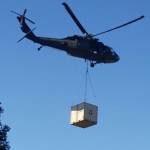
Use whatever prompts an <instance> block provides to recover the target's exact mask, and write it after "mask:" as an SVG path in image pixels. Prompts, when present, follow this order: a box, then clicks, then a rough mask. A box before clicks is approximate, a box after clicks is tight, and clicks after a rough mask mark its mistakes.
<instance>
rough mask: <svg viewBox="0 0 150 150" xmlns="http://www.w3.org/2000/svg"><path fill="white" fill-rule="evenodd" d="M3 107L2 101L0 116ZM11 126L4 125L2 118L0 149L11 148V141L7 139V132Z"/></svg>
mask: <svg viewBox="0 0 150 150" xmlns="http://www.w3.org/2000/svg"><path fill="white" fill-rule="evenodd" d="M3 111H4V110H3V108H2V106H1V102H0V117H1V115H2V113H3ZM9 130H10V127H9V126H7V125H3V124H2V122H1V120H0V150H9V149H10V146H9V142H8V141H7V132H9Z"/></svg>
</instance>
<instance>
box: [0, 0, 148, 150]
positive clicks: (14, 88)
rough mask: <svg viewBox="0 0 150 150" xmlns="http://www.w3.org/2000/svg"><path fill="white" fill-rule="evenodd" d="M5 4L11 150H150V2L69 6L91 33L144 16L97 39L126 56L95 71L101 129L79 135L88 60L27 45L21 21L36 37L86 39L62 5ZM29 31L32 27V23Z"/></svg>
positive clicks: (1, 70) (3, 72)
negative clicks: (73, 112) (78, 107)
mask: <svg viewBox="0 0 150 150" xmlns="http://www.w3.org/2000/svg"><path fill="white" fill-rule="evenodd" d="M62 2H64V1H62V0H55V1H52V0H50V1H48V0H42V1H38V2H37V1H35V0H32V1H31V0H24V1H22V0H13V1H8V0H5V1H4V0H2V1H1V5H0V12H1V13H0V18H1V28H0V33H1V49H0V101H1V102H2V105H3V108H4V109H5V112H4V114H3V117H2V121H3V122H4V123H6V124H8V125H9V126H10V127H11V131H10V132H9V135H8V140H9V141H10V146H11V150H20V149H21V150H27V149H28V150H33V149H36V150H41V149H54V150H59V149H63V150H68V149H72V150H76V149H79V150H80V149H86V150H91V149H103V150H110V149H111V150H120V149H121V150H127V149H128V150H141V149H145V150H146V149H150V141H149V139H150V109H149V108H150V69H149V68H150V67H149V66H150V46H149V39H150V9H149V7H150V2H149V0H137V1H131V0H126V1H125V0H113V1H111V0H101V1H99V0H94V2H93V1H91V0H80V1H79V0H76V1H73V0H66V1H65V2H67V3H68V4H69V6H70V7H71V9H72V10H73V12H74V13H75V14H76V16H77V17H78V19H79V20H80V22H81V23H82V24H83V26H84V27H85V29H86V30H87V31H88V32H89V33H93V34H95V33H98V32H101V31H105V30H107V29H110V28H112V27H115V26H117V25H120V24H122V23H126V22H128V21H130V20H132V19H134V18H137V17H139V16H141V15H145V18H144V19H143V20H141V21H139V22H136V23H134V24H132V25H130V26H127V27H124V28H122V29H119V30H116V31H113V32H110V33H107V34H104V35H101V36H98V38H99V39H100V40H101V41H102V42H104V43H105V44H107V45H109V46H111V47H113V49H114V50H115V51H116V52H117V53H118V55H119V56H120V61H119V62H117V63H115V64H99V65H97V66H96V67H95V68H93V69H91V68H90V69H89V72H90V77H91V80H92V83H93V87H94V90H95V94H96V99H95V98H94V96H93V93H92V90H91V88H90V86H88V92H87V102H89V103H92V104H96V105H98V106H99V116H98V124H97V125H96V126H93V127H90V128H87V129H81V128H77V127H74V126H71V125H70V124H69V121H70V108H71V106H72V105H74V104H78V103H80V102H83V100H84V80H85V79H84V75H85V68H86V64H85V62H84V60H82V59H78V58H74V57H70V56H67V55H66V53H63V52H61V51H59V50H55V49H52V48H43V49H42V50H41V51H40V52H38V51H37V48H38V47H39V45H38V44H34V43H32V42H31V41H29V40H27V39H24V40H23V41H22V42H21V43H19V44H17V41H18V40H19V39H20V38H21V37H22V36H23V35H24V34H23V33H22V32H21V30H20V28H19V23H18V22H17V19H16V16H15V15H14V14H11V13H10V11H11V10H14V11H16V12H18V13H22V12H23V10H24V9H25V8H27V10H28V11H27V14H26V15H27V17H28V18H30V19H31V20H33V21H34V22H35V23H36V27H37V29H36V30H35V31H34V33H35V34H36V35H38V36H47V37H56V38H63V37H66V36H68V35H74V34H79V35H82V33H81V32H80V30H79V29H78V28H77V26H76V25H75V23H74V22H73V21H72V20H71V18H70V16H69V15H68V14H67V12H66V10H65V9H64V7H63V6H62V5H61V3H62ZM29 26H30V27H31V28H34V27H35V26H33V25H32V24H30V23H29Z"/></svg>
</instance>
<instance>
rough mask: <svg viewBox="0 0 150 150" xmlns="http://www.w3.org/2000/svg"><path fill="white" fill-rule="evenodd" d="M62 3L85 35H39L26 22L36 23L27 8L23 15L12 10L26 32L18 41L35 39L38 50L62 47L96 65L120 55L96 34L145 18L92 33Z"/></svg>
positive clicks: (114, 60)
mask: <svg viewBox="0 0 150 150" xmlns="http://www.w3.org/2000/svg"><path fill="white" fill-rule="evenodd" d="M62 4H63V5H64V7H65V8H66V10H67V12H68V13H69V14H70V16H71V17H72V19H73V20H74V22H75V23H76V25H77V26H78V27H79V29H80V30H81V32H82V33H83V34H84V36H79V35H74V36H69V37H66V38H62V39H56V38H47V37H38V36H36V35H35V34H34V33H33V30H35V29H36V28H34V29H33V30H31V29H30V28H29V26H28V25H27V24H26V22H25V20H28V21H29V22H31V23H33V24H35V23H34V22H33V21H31V20H30V19H28V18H27V17H25V14H26V11H27V10H26V9H25V10H24V13H23V15H20V14H18V13H16V12H14V11H11V12H12V13H15V14H17V15H18V17H17V19H18V21H19V23H20V27H21V30H22V31H23V32H24V33H25V36H24V37H23V38H21V39H20V40H19V41H18V42H20V41H21V40H22V39H24V38H27V39H29V40H31V41H33V42H34V43H39V44H40V45H41V46H40V47H39V48H38V50H40V49H41V48H42V47H43V46H49V47H53V48H56V49H60V50H62V51H65V52H67V54H69V55H71V56H74V57H78V58H83V59H85V60H89V61H90V66H91V67H94V66H95V64H98V63H115V62H117V61H119V56H118V55H117V54H116V53H115V51H114V50H113V49H112V48H111V47H108V46H106V45H104V44H103V43H102V42H99V39H97V38H94V37H95V36H98V35H101V34H104V33H107V32H110V31H113V30H116V29H118V28H121V27H124V26H126V25H129V24H131V23H133V22H136V21H138V20H140V19H142V18H144V16H141V17H139V18H137V19H134V20H132V21H130V22H127V23H125V24H123V25H120V26H118V27H115V28H112V29H110V30H107V31H104V32H101V33H98V34H94V35H92V34H89V33H88V32H87V31H86V30H85V29H84V27H83V26H82V25H81V23H80V22H79V21H78V19H77V18H76V16H75V15H74V14H73V12H72V11H71V9H70V8H69V6H68V5H67V4H66V3H62Z"/></svg>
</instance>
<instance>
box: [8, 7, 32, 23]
mask: <svg viewBox="0 0 150 150" xmlns="http://www.w3.org/2000/svg"><path fill="white" fill-rule="evenodd" d="M11 12H12V13H14V14H16V15H17V16H19V17H20V18H21V20H20V24H21V25H22V24H23V22H24V21H25V19H26V20H28V21H29V22H30V23H32V24H35V23H34V22H33V21H32V20H30V19H29V18H27V17H25V15H26V12H27V9H25V10H24V12H23V14H22V15H21V14H19V13H17V12H14V11H11Z"/></svg>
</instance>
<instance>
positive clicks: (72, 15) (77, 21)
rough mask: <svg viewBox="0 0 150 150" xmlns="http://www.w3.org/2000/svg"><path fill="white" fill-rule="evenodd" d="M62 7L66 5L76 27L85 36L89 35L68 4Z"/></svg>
mask: <svg viewBox="0 0 150 150" xmlns="http://www.w3.org/2000/svg"><path fill="white" fill-rule="evenodd" d="M62 5H64V7H65V8H66V10H67V12H68V13H69V14H70V16H71V17H72V19H73V20H74V22H75V23H76V25H77V26H78V27H79V29H80V30H81V31H82V33H83V34H85V33H86V34H87V35H88V33H87V31H86V30H85V29H84V28H83V26H82V25H81V23H80V22H79V20H78V19H77V18H76V16H75V15H74V14H73V12H72V10H71V9H70V8H69V6H68V5H67V4H66V3H62Z"/></svg>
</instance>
